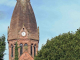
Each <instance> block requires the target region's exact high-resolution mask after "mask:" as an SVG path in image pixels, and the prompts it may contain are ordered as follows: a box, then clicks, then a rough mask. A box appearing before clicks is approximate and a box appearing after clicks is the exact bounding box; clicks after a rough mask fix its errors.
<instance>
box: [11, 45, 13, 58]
mask: <svg viewBox="0 0 80 60" xmlns="http://www.w3.org/2000/svg"><path fill="white" fill-rule="evenodd" d="M11 57H13V45H12V44H11Z"/></svg>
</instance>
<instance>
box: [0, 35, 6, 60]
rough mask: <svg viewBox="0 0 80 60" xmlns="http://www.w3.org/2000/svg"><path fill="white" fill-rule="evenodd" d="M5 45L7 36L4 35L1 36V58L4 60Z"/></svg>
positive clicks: (0, 59)
mask: <svg viewBox="0 0 80 60" xmlns="http://www.w3.org/2000/svg"><path fill="white" fill-rule="evenodd" d="M5 46H6V43H5V36H4V35H3V36H2V37H0V60H3V57H4V51H5Z"/></svg>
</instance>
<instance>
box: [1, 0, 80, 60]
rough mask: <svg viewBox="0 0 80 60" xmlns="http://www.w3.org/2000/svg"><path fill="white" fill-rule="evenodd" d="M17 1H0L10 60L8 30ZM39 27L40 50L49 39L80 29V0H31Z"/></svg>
mask: <svg viewBox="0 0 80 60" xmlns="http://www.w3.org/2000/svg"><path fill="white" fill-rule="evenodd" d="M15 4H16V0H1V1H0V36H2V35H3V34H4V35H5V36H6V49H7V50H6V51H5V53H6V55H5V56H4V60H9V58H8V56H9V52H8V43H7V28H8V26H10V21H11V17H12V13H13V10H14V7H15ZM31 5H32V7H33V10H34V13H35V17H36V21H37V26H39V28H40V41H39V50H40V49H41V46H42V44H45V43H46V41H47V39H51V38H52V37H55V36H58V35H59V34H62V33H67V32H69V31H73V32H75V31H76V30H77V29H78V28H79V27H80V0H31Z"/></svg>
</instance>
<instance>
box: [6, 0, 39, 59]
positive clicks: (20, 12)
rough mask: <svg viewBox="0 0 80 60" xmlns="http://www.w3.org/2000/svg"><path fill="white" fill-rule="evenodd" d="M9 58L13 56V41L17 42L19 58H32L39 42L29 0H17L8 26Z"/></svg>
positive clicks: (37, 29) (35, 53)
mask: <svg viewBox="0 0 80 60" xmlns="http://www.w3.org/2000/svg"><path fill="white" fill-rule="evenodd" d="M7 40H8V47H9V60H14V58H15V43H16V42H17V44H18V47H20V48H18V53H19V54H18V57H19V60H34V56H35V55H37V51H38V43H39V27H38V28H37V23H36V19H35V15H34V12H33V9H32V7H31V4H30V0H17V3H16V6H15V8H14V11H13V15H12V18H11V22H10V27H8V39H7Z"/></svg>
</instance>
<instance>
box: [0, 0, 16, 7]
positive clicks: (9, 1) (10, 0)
mask: <svg viewBox="0 0 80 60" xmlns="http://www.w3.org/2000/svg"><path fill="white" fill-rule="evenodd" d="M15 4H16V0H1V1H0V5H6V6H9V7H14V6H15Z"/></svg>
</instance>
